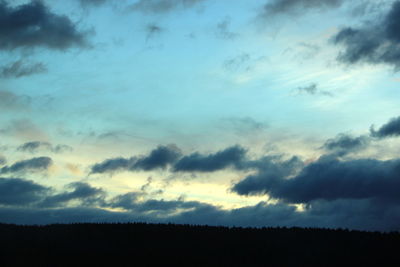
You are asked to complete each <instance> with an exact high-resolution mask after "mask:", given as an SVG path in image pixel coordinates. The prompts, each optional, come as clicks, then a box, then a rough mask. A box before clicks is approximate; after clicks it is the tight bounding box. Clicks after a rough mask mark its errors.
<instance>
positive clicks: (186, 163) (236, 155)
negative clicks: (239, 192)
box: [174, 146, 246, 172]
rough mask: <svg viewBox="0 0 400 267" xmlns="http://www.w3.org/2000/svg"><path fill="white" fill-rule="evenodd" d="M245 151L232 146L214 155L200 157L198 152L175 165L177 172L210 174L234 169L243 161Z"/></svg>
mask: <svg viewBox="0 0 400 267" xmlns="http://www.w3.org/2000/svg"><path fill="white" fill-rule="evenodd" d="M245 156H246V150H245V149H244V148H242V147H239V146H233V147H229V148H226V149H224V150H221V151H219V152H217V153H215V154H209V155H202V154H200V153H198V152H196V153H193V154H191V155H188V156H184V157H183V158H181V159H180V160H179V161H178V162H177V163H176V164H175V165H174V171H177V172H195V171H197V172H212V171H217V170H222V169H225V168H228V167H235V166H238V165H240V164H241V162H242V161H243V160H244V159H245Z"/></svg>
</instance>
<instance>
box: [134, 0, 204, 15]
mask: <svg viewBox="0 0 400 267" xmlns="http://www.w3.org/2000/svg"><path fill="white" fill-rule="evenodd" d="M205 1H207V0H139V1H137V2H136V3H134V4H132V5H131V6H130V8H129V9H130V10H132V11H138V12H143V13H152V14H162V13H168V12H171V11H173V10H176V9H186V8H192V7H194V6H196V5H197V4H199V3H202V2H205Z"/></svg>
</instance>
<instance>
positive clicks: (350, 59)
mask: <svg viewBox="0 0 400 267" xmlns="http://www.w3.org/2000/svg"><path fill="white" fill-rule="evenodd" d="M333 42H334V43H335V44H337V45H341V46H342V47H343V48H344V50H343V51H341V53H340V54H339V56H338V60H340V61H342V62H345V63H348V64H356V63H369V64H387V65H390V66H393V67H394V68H395V69H396V70H398V69H399V67H400V1H395V2H394V3H393V4H392V6H391V8H390V10H389V12H388V13H387V14H386V15H385V16H384V18H383V19H382V20H379V21H378V22H377V23H375V24H373V25H371V24H368V25H364V26H363V27H360V28H352V27H347V28H343V29H342V30H340V31H339V32H338V33H337V34H336V36H335V37H334V39H333Z"/></svg>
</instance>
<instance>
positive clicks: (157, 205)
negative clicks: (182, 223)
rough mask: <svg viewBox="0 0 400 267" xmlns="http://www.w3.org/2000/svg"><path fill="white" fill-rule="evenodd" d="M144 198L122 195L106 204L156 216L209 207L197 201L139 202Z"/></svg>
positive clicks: (135, 195) (141, 194) (137, 194)
mask: <svg viewBox="0 0 400 267" xmlns="http://www.w3.org/2000/svg"><path fill="white" fill-rule="evenodd" d="M143 196H144V193H143V192H130V193H126V194H123V195H118V196H116V197H115V198H113V199H111V200H110V201H109V203H108V205H109V206H110V207H113V208H123V209H125V210H129V211H134V212H137V213H149V212H158V214H157V216H159V215H161V214H164V215H168V214H171V213H175V212H177V211H180V212H182V211H183V210H190V209H196V208H199V207H204V206H209V205H208V204H205V203H201V202H198V201H184V200H182V199H178V200H163V199H162V200H156V199H149V200H141V198H142V197H143Z"/></svg>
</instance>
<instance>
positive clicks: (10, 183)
mask: <svg viewBox="0 0 400 267" xmlns="http://www.w3.org/2000/svg"><path fill="white" fill-rule="evenodd" d="M48 191H49V188H47V187H44V186H41V185H38V184H36V183H34V182H33V181H28V180H23V179H19V178H0V205H28V204H32V203H34V202H37V201H39V200H41V199H42V198H43V197H44V196H45V195H46V194H47V193H48Z"/></svg>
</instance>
